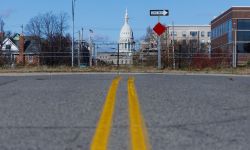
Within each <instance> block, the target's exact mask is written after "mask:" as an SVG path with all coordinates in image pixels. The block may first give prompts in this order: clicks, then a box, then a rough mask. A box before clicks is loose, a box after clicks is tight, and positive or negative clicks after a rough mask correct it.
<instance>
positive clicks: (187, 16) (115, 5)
mask: <svg viewBox="0 0 250 150" xmlns="http://www.w3.org/2000/svg"><path fill="white" fill-rule="evenodd" d="M71 1H72V0H0V16H1V17H2V18H3V20H4V22H5V27H4V28H5V31H8V30H9V31H12V32H19V33H20V32H21V25H24V26H25V25H26V24H27V23H28V21H29V20H30V18H32V17H34V16H36V15H38V14H39V13H40V14H41V13H46V12H50V11H52V12H54V13H60V12H66V13H68V14H69V17H70V18H69V25H70V28H69V29H68V32H69V33H71V32H72V20H71V12H72V10H71V8H72V7H71ZM231 6H250V0H76V8H75V30H76V31H78V30H81V28H83V29H84V37H85V38H87V37H88V36H89V29H92V30H93V31H94V36H95V39H96V40H99V41H117V40H118V39H119V34H120V30H121V27H122V25H123V24H124V14H125V10H126V8H127V9H128V14H129V18H130V20H129V24H130V26H131V27H132V29H133V31H134V36H135V39H136V40H139V39H141V38H142V37H143V36H144V35H145V33H146V28H147V27H148V26H150V27H153V26H154V25H155V24H156V23H157V21H158V18H157V17H150V15H149V10H151V9H168V10H169V12H170V15H169V16H167V17H161V19H160V21H161V22H162V23H164V24H172V22H174V24H175V25H183V24H185V25H189V24H192V25H194V24H197V25H205V24H209V23H210V21H211V20H212V19H213V18H214V17H215V16H218V15H219V14H221V13H222V12H224V11H226V10H227V9H229V8H230V7H231Z"/></svg>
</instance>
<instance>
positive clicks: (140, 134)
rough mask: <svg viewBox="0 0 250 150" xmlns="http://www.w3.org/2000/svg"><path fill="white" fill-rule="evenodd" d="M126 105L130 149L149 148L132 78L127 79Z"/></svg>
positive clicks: (148, 149) (140, 149)
mask: <svg viewBox="0 0 250 150" xmlns="http://www.w3.org/2000/svg"><path fill="white" fill-rule="evenodd" d="M128 107H129V122H130V125H129V128H130V140H131V141H130V143H131V150H150V149H151V146H150V143H149V139H148V134H147V129H146V125H145V122H144V119H143V116H142V114H141V110H140V104H139V100H138V96H137V93H136V88H135V84H134V78H132V77H130V78H129V79H128Z"/></svg>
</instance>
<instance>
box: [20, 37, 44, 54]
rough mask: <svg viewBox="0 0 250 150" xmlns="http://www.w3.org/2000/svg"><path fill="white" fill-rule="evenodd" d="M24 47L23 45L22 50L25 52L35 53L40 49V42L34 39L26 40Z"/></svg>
mask: <svg viewBox="0 0 250 150" xmlns="http://www.w3.org/2000/svg"><path fill="white" fill-rule="evenodd" d="M24 47H25V52H24V53H25V54H30V53H34V54H37V53H39V52H40V50H41V46H40V44H39V43H38V42H36V41H34V40H32V41H26V42H25V45H24Z"/></svg>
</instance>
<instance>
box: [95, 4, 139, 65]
mask: <svg viewBox="0 0 250 150" xmlns="http://www.w3.org/2000/svg"><path fill="white" fill-rule="evenodd" d="M118 52H119V64H120V65H131V64H133V52H135V41H134V34H133V30H132V28H131V27H130V25H129V16H128V11H127V9H126V12H125V17H124V24H123V26H122V28H121V31H120V37H119V40H118V49H117V51H116V52H114V53H109V52H104V53H99V54H98V56H97V58H98V59H99V60H101V61H104V62H107V63H109V64H114V65H117V62H118V61H117V58H118Z"/></svg>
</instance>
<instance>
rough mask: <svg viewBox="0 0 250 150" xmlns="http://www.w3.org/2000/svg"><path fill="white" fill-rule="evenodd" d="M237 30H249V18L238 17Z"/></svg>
mask: <svg viewBox="0 0 250 150" xmlns="http://www.w3.org/2000/svg"><path fill="white" fill-rule="evenodd" d="M238 30H250V19H239V20H238Z"/></svg>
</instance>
